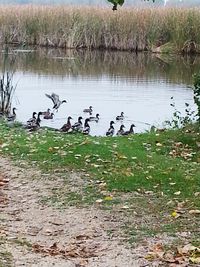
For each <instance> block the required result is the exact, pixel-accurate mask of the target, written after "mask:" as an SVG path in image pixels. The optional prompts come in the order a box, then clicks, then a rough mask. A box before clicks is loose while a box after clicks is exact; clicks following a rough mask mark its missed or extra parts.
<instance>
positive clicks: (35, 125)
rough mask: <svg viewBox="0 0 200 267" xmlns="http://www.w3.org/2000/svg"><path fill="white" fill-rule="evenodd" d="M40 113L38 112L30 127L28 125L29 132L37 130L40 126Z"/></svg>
mask: <svg viewBox="0 0 200 267" xmlns="http://www.w3.org/2000/svg"><path fill="white" fill-rule="evenodd" d="M41 115H42V112H38V115H37V119H36V121H35V122H34V123H32V125H31V126H30V127H28V129H29V131H30V132H33V131H37V130H38V129H39V128H40V122H41V118H40V116H41Z"/></svg>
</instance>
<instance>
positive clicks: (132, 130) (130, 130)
mask: <svg viewBox="0 0 200 267" xmlns="http://www.w3.org/2000/svg"><path fill="white" fill-rule="evenodd" d="M134 127H135V124H131V126H130V129H129V131H126V132H124V133H123V135H129V134H134V129H133V128H134Z"/></svg>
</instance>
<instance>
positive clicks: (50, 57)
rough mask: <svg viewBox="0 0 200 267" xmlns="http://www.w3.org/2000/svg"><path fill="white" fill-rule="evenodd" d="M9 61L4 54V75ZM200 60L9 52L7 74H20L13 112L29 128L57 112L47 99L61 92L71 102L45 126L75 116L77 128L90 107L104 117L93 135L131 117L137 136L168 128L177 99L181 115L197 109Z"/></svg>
mask: <svg viewBox="0 0 200 267" xmlns="http://www.w3.org/2000/svg"><path fill="white" fill-rule="evenodd" d="M3 61H4V55H3V53H2V54H1V62H2V69H3ZM199 67H200V58H198V57H195V58H191V57H188V58H183V57H180V56H174V55H173V56H172V57H169V56H168V57H166V56H162V58H161V57H160V56H159V57H158V56H156V55H152V54H144V53H142V54H138V55H136V54H133V53H126V52H93V51H92V52H86V51H79V52H77V51H63V50H37V51H31V52H30V51H26V50H25V51H22V50H16V49H11V48H10V49H9V56H8V60H7V69H14V70H15V73H14V83H16V82H17V83H18V84H17V90H16V93H15V96H14V99H13V106H15V107H17V119H18V120H19V121H22V122H26V121H27V119H29V118H30V117H31V114H32V112H33V111H36V112H38V111H45V110H46V109H47V108H52V106H53V105H52V102H51V100H50V99H48V98H47V97H46V96H45V93H48V94H51V93H52V92H55V93H56V94H58V95H59V96H60V98H61V99H66V100H67V102H68V103H67V104H63V105H62V106H61V107H60V109H59V111H58V112H56V113H55V118H54V119H53V120H50V121H45V120H43V121H42V125H43V126H44V125H47V126H50V127H55V128H60V127H61V126H62V125H63V124H64V123H65V122H66V118H67V117H68V116H69V115H70V116H72V117H73V123H74V122H76V121H77V117H78V116H80V115H81V116H83V117H84V118H86V117H87V115H85V114H84V113H83V112H82V110H83V109H84V108H88V107H89V106H90V105H91V106H93V107H94V109H93V110H94V111H93V115H95V114H96V113H99V114H100V121H99V123H95V122H91V123H90V125H91V134H92V135H105V132H106V130H107V129H108V127H109V122H110V120H115V117H116V116H117V115H119V114H120V113H121V111H123V112H124V114H125V119H124V125H125V126H126V128H127V129H128V128H129V126H130V124H131V123H134V124H135V125H136V128H135V131H136V132H141V131H145V130H148V129H149V128H150V126H151V125H153V124H154V125H157V126H162V123H163V122H164V121H165V120H166V119H169V118H171V116H172V113H173V109H172V107H171V106H170V103H171V99H170V98H171V96H173V97H174V99H175V102H176V106H177V109H178V110H181V111H184V103H185V102H188V103H190V104H191V106H192V107H193V108H194V102H193V92H192V90H191V89H190V88H189V86H190V85H191V83H192V74H193V73H195V72H198V70H199ZM119 127H120V122H117V123H116V125H115V128H116V130H118V129H119Z"/></svg>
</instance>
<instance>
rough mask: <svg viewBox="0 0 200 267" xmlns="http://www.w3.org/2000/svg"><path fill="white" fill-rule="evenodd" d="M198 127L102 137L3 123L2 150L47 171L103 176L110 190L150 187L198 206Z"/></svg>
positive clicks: (161, 193)
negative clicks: (31, 132) (27, 128)
mask: <svg viewBox="0 0 200 267" xmlns="http://www.w3.org/2000/svg"><path fill="white" fill-rule="evenodd" d="M198 130H199V129H195V128H194V129H192V130H190V131H187V130H176V131H175V130H170V131H167V132H164V133H162V134H155V133H146V134H138V135H133V136H129V137H126V136H124V137H114V138H105V137H86V136H82V135H66V134H61V133H59V132H52V131H46V130H42V131H41V132H40V133H33V134H30V133H27V132H26V131H25V130H23V129H21V128H18V127H16V128H15V127H14V128H10V127H8V126H6V125H5V124H4V123H3V124H1V133H0V141H1V148H0V151H1V153H3V154H8V155H10V156H12V157H13V158H15V159H21V160H27V161H28V162H29V163H30V164H34V165H37V166H39V167H40V168H42V169H43V170H44V171H46V172H65V170H66V169H68V170H69V169H71V170H76V171H80V172H83V173H87V174H89V177H91V178H90V179H92V180H93V181H96V180H98V181H101V182H102V183H104V182H105V183H106V185H105V186H106V189H107V190H108V191H110V192H114V191H116V192H134V191H138V192H143V193H145V192H146V191H152V193H154V192H155V193H156V194H158V195H159V196H167V197H176V198H178V199H182V200H186V199H190V200H192V203H191V206H194V207H200V199H199V198H197V199H196V200H195V201H194V198H195V194H196V193H198V192H200V180H199V177H200V165H199V161H200V151H199V142H200V137H199V132H198ZM86 177H87V175H86ZM177 192H178V193H177Z"/></svg>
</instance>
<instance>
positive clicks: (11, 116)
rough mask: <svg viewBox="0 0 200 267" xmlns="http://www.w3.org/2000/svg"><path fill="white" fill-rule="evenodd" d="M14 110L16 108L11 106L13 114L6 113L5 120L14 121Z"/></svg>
mask: <svg viewBox="0 0 200 267" xmlns="http://www.w3.org/2000/svg"><path fill="white" fill-rule="evenodd" d="M15 110H16V108H13V109H12V113H13V114H10V115H8V117H7V121H15V119H16V112H15Z"/></svg>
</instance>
